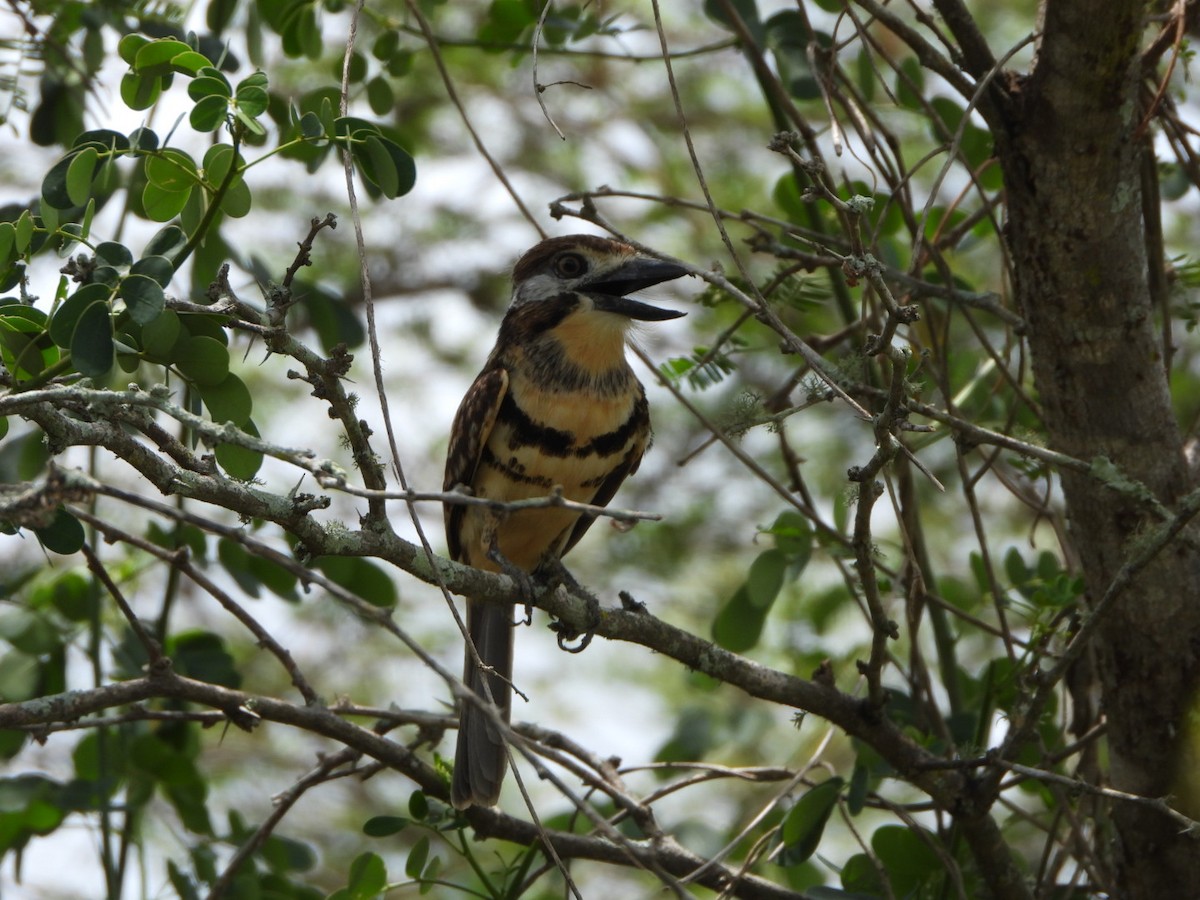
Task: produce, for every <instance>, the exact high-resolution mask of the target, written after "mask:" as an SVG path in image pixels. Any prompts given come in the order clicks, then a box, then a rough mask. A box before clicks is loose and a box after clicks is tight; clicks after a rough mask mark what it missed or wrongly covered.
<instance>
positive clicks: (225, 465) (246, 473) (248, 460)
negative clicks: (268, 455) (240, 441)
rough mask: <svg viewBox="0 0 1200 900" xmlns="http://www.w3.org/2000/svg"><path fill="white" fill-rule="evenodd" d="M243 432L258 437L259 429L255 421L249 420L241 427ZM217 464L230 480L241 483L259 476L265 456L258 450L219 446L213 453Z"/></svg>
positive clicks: (228, 445) (226, 445) (235, 446)
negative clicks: (233, 479)
mask: <svg viewBox="0 0 1200 900" xmlns="http://www.w3.org/2000/svg"><path fill="white" fill-rule="evenodd" d="M240 427H241V429H242V431H244V432H246V433H247V434H250V435H253V436H254V437H258V436H259V434H258V427H257V426H256V425H255V424H254V420H253V419H247V420H246V421H245V422H244V423H243V424H242V425H241V426H240ZM213 456H215V457H216V458H217V464H218V465H219V466H220V467H221V468H222V469H224V470H225V472H226V474H228V475H229V477H230V478H236V479H238V480H239V481H250V480H251V479H253V478H254V476H255V475H257V474H258V470H259V467H261V466H262V461H263V455H262V454H261V453H259V452H258V451H257V450H250V449H248V448H246V447H241V446H238V445H237V444H218V445H217V449H216V450H214V451H213Z"/></svg>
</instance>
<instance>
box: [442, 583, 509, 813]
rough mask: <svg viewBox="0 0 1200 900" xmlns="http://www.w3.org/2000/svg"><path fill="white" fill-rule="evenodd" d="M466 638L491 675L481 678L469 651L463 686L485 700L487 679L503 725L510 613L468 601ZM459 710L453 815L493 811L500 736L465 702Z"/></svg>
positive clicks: (499, 777)
mask: <svg viewBox="0 0 1200 900" xmlns="http://www.w3.org/2000/svg"><path fill="white" fill-rule="evenodd" d="M467 632H468V633H469V634H470V635H471V640H472V641H473V642H474V644H475V649H476V650H478V651H479V658H480V659H482V660H483V664H484V665H485V666H491V668H492V669H493V670H494V671H495V674H492V675H487V676H485V675H484V674H483V673H482V672H480V671H479V669H478V667H477V666H476V665H475V661H474V659H473V658H472V656H471V653H470V650H469V649H468V651H467V661H466V666H465V667H464V671H463V681H464V682H465V683H466V685H467V687H468V688H470V689H471V690H472V691H473V692H474V693H475V694H477V695H478V696H480V697H482V698H484V699H486V698H487V692H486V691H485V690H484V688H483V682H484V678H485V677H486V678H487V683H488V686H489V687H490V688H491V692H492V700H494V701H495V703H496V706H498V707H499V708H500V710H501V712H502V714H503V716H504V721H506V722H507V721H508V717H509V712H510V710H511V708H512V687H511V684H510V682H511V679H512V658H513V625H512V611H511V610H510V609H505V608H504V607H502V606H497V605H496V604H494V603H479V602H476V601H472V600H468V601H467ZM461 708H462V712H461V713H460V717H459V723H458V745H457V747H456V749H455V751H454V777H453V779H452V781H451V783H450V800H451V802H452V803H453V804H454V806H455V807H456V808H457V809H466V808H467V807H468V806H494V805H495V803H496V801H497V800H498V799H499V797H500V785H501V783H502V782H503V781H504V773H505V770H506V769H507V768H508V754H507V753H506V752H505V749H504V736H503V735H502V734H501V733H500V729H499V728H498V727H497V726H496V724H495V723H494V722H492V721H491V719H490V718H489V717H488V715H487V714H486V713H485V712H483V710H481V709H479V708H478V707H477V706H476V705H475V704H474V703H471V702H469V701H464V702H463V703H462V704H461Z"/></svg>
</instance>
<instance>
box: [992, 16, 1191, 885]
mask: <svg viewBox="0 0 1200 900" xmlns="http://www.w3.org/2000/svg"><path fill="white" fill-rule="evenodd" d="M1145 15H1146V4H1144V3H1142V2H1132V0H1113V2H1108V3H1093V2H1090V0H1050V2H1048V3H1047V4H1046V7H1045V20H1044V32H1043V36H1042V40H1041V46H1040V48H1039V51H1038V56H1037V59H1036V62H1035V65H1034V68H1033V70H1032V72H1031V74H1030V76H1029V77H1028V78H1027V79H1026V80H1024V81H1022V82H1020V83H1017V82H1010V83H1009V84H1008V86H1007V87H1006V88H1003V89H999V90H998V93H999V94H1001V95H1002V96H1001V97H1000V99H999V102H998V103H997V104H996V105H995V106H993V107H992V109H993V110H994V111H995V112H994V117H995V118H997V121H994V122H992V125H993V131H994V132H995V134H996V141H997V146H996V150H997V155H998V156H999V158H1000V160H1001V163H1002V165H1003V168H1004V172H1005V178H1006V188H1007V193H1008V204H1009V209H1008V212H1009V240H1010V244H1011V250H1012V255H1013V267H1014V271H1015V273H1016V275H1015V277H1016V285H1015V287H1016V292H1017V296H1018V298H1019V300H1020V303H1021V305H1022V307H1023V312H1024V314H1025V317H1026V320H1027V322H1028V340H1029V346H1030V349H1031V353H1032V359H1033V374H1034V378H1035V382H1036V386H1037V390H1038V395H1039V398H1040V401H1041V404H1042V407H1043V413H1044V416H1045V421H1046V424H1047V427H1048V429H1049V434H1050V438H1051V441H1052V444H1053V446H1054V448H1055V449H1057V450H1061V451H1063V452H1066V453H1069V454H1072V455H1073V456H1077V457H1080V458H1083V459H1093V458H1095V457H1101V456H1103V457H1107V458H1108V459H1109V460H1111V461H1112V462H1113V463H1114V464H1115V465H1116V466H1117V467H1118V468H1119V469H1120V471H1121V472H1123V473H1124V474H1125V475H1126V476H1127V477H1128V478H1130V479H1134V480H1136V481H1138V482H1140V483H1141V484H1143V485H1145V486H1146V488H1148V489H1149V491H1150V493H1151V494H1152V495H1153V497H1154V498H1155V499H1157V501H1159V502H1160V503H1162V504H1163V505H1165V506H1167V507H1172V506H1173V505H1174V504H1175V503H1176V501H1177V500H1178V499H1179V498H1180V496H1181V495H1182V494H1183V493H1184V492H1185V491H1186V490H1187V488H1188V474H1187V467H1186V465H1185V461H1184V455H1183V449H1182V438H1181V434H1180V430H1179V428H1178V426H1177V423H1176V420H1175V416H1174V413H1173V410H1172V406H1171V402H1170V396H1169V393H1168V383H1167V378H1166V373H1165V369H1164V361H1163V347H1162V343H1161V335H1160V332H1159V331H1158V328H1157V326H1156V323H1155V321H1154V312H1155V311H1154V308H1153V304H1152V300H1151V291H1150V283H1149V278H1148V266H1157V267H1160V268H1161V266H1162V265H1163V260H1162V259H1147V255H1146V249H1145V248H1146V240H1145V230H1144V227H1143V212H1142V184H1141V181H1140V172H1141V166H1142V164H1143V162H1144V161H1145V160H1144V159H1143V154H1145V153H1149V152H1150V149H1149V146H1148V141H1147V140H1146V139H1144V138H1142V137H1140V136H1139V135H1138V129H1139V125H1140V124H1141V121H1142V118H1143V116H1144V115H1145V110H1144V109H1143V108H1142V105H1141V104H1140V103H1139V87H1140V79H1139V61H1138V54H1139V49H1140V47H1141V45H1142V41H1143V36H1144V24H1145V18H1144V17H1145ZM1062 482H1063V492H1064V495H1065V498H1066V504H1067V509H1068V513H1069V516H1070V523H1071V530H1072V536H1073V542H1074V544H1075V546H1076V548H1077V550H1078V553H1079V558H1080V560H1081V561H1082V564H1083V568H1084V576H1085V581H1086V585H1087V590H1088V594H1089V598H1090V599H1091V601H1092V602H1095V601H1096V600H1098V599H1099V598H1100V597H1102V596H1103V595H1104V593H1105V591H1106V590H1107V589H1108V587H1109V585H1110V583H1111V582H1112V580H1113V578H1114V576H1115V575H1116V574H1117V572H1118V570H1119V569H1120V567H1121V565H1122V564H1123V563H1124V562H1125V561H1126V560H1127V559H1128V557H1129V555H1130V552H1131V549H1132V546H1133V545H1134V542H1136V541H1137V540H1138V538H1139V536H1140V535H1142V534H1143V533H1144V531H1145V529H1146V528H1147V527H1148V526H1151V525H1153V524H1155V523H1157V522H1158V521H1160V519H1159V517H1157V516H1156V515H1155V514H1154V513H1153V511H1152V510H1151V508H1150V504H1148V503H1145V502H1138V501H1137V500H1135V499H1132V498H1131V497H1130V496H1129V495H1127V494H1122V493H1120V492H1118V491H1115V490H1112V489H1108V488H1105V487H1102V486H1101V484H1100V483H1099V482H1098V481H1097V480H1096V479H1093V478H1089V477H1087V476H1083V475H1080V474H1073V473H1064V474H1063V475H1062ZM1192 538H1194V534H1191V535H1189V534H1185V535H1183V536H1181V538H1180V539H1177V540H1176V541H1175V542H1174V543H1172V544H1171V545H1170V546H1168V547H1167V548H1166V549H1165V550H1164V551H1163V552H1162V553H1160V554H1159V555H1158V557H1157V558H1156V559H1155V560H1154V562H1153V563H1152V564H1151V565H1150V566H1149V567H1147V568H1146V569H1145V570H1143V571H1142V572H1141V574H1140V575H1138V577H1137V578H1136V579H1135V580H1134V581H1133V583H1132V585H1131V586H1130V587H1129V589H1127V590H1125V591H1124V592H1123V593H1122V594H1121V595H1120V596H1119V598H1118V599H1117V601H1116V602H1115V604H1114V605H1113V606H1112V607H1111V608H1110V609H1109V610H1108V612H1107V613H1106V615H1105V619H1104V621H1103V624H1102V627H1101V629H1100V631H1099V636H1098V646H1097V651H1098V658H1099V660H1100V669H1101V671H1100V678H1101V683H1102V691H1103V706H1104V711H1105V713H1106V715H1107V717H1108V741H1109V746H1110V753H1111V770H1110V772H1111V782H1112V786H1114V787H1116V788H1119V789H1121V790H1125V791H1130V792H1134V793H1137V794H1142V795H1149V796H1165V795H1167V794H1170V793H1171V792H1172V783H1173V778H1174V777H1175V776H1176V774H1177V764H1178V763H1179V760H1180V755H1181V754H1182V753H1185V751H1186V748H1185V747H1181V746H1180V745H1181V740H1180V736H1181V735H1183V734H1184V733H1185V731H1186V728H1185V722H1186V716H1187V710H1188V708H1189V706H1190V704H1191V702H1192V700H1193V694H1194V692H1195V689H1196V686H1197V679H1198V676H1200V554H1198V553H1197V550H1196V544H1195V541H1194V540H1193V539H1192ZM1113 816H1114V822H1115V825H1116V832H1117V842H1116V847H1115V854H1114V858H1115V861H1116V864H1117V869H1118V876H1117V881H1118V883H1119V884H1121V885H1123V886H1124V889H1125V893H1124V896H1128V897H1132V898H1151V897H1155V898H1157V897H1170V896H1179V893H1178V891H1179V890H1180V886H1181V885H1193V886H1194V885H1200V844H1197V842H1196V841H1195V840H1194V839H1193V838H1191V837H1189V836H1187V835H1181V834H1179V833H1178V829H1177V828H1176V827H1175V826H1174V825H1172V823H1170V822H1169V821H1168V820H1167V819H1166V818H1165V817H1163V816H1161V815H1159V814H1158V813H1156V812H1153V811H1151V810H1147V809H1145V808H1143V807H1140V806H1135V805H1131V804H1120V805H1118V806H1116V807H1115V808H1114V809H1113ZM1101 840H1102V839H1101Z"/></svg>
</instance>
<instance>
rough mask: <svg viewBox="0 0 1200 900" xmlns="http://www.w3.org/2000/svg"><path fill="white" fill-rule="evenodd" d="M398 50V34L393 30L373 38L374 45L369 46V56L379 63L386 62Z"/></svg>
mask: <svg viewBox="0 0 1200 900" xmlns="http://www.w3.org/2000/svg"><path fill="white" fill-rule="evenodd" d="M399 49H400V32H399V30H397V29H394V28H393V29H391V30H390V31H385V32H383V33H382V34H381V35H379V37H377V38H375V43H374V44H372V45H371V55H372V56H374V57H375V58H376V59H377V60H379V61H380V62H387V60H389V59H391V58H392V56H394V55H395V53H396V51H397V50H399Z"/></svg>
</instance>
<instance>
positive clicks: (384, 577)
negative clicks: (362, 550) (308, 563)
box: [313, 556, 396, 607]
mask: <svg viewBox="0 0 1200 900" xmlns="http://www.w3.org/2000/svg"><path fill="white" fill-rule="evenodd" d="M313 566H314V567H315V568H316V569H317V570H318V571H320V572H323V573H324V574H325V575H326V576H328V578H329V580H330V581H332V582H334V583H335V584H338V585H341V586H342V587H344V588H345V589H346V590H348V591H350V592H351V593H353V594H355V595H357V596H359V597H361V598H362V599H364V600H366V601H367V602H368V603H370V604H371V605H372V606H382V607H391V606H395V605H396V585H395V584H394V583H393V582H392V579H391V577H390V576H389V575H388V573H387V572H386V571H385V570H384V569H382V568H381V567H379V566H378V565H376V564H375V563H373V562H371V561H370V560H367V559H363V558H362V557H357V556H322V557H319V558H317V559H316V560H314V561H313Z"/></svg>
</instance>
